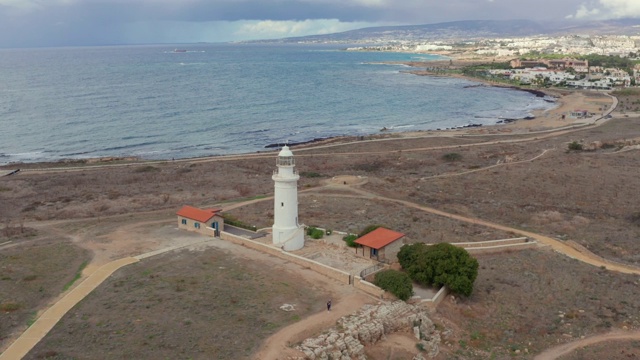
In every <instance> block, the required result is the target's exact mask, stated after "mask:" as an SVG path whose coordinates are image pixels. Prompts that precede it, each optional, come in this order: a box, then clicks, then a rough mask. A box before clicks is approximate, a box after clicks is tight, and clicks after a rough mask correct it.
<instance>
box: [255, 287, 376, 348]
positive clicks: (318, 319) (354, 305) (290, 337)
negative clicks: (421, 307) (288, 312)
mask: <svg viewBox="0 0 640 360" xmlns="http://www.w3.org/2000/svg"><path fill="white" fill-rule="evenodd" d="M331 300H332V306H331V311H326V310H323V311H321V312H319V313H316V314H313V315H311V316H309V317H306V318H304V319H302V320H300V321H298V322H296V323H294V324H291V325H289V326H287V327H285V328H283V329H281V330H280V331H278V332H277V333H275V334H273V335H271V336H270V337H269V338H267V339H266V340H265V341H264V342H263V345H262V347H261V349H260V350H259V351H258V352H257V353H256V354H254V356H253V359H256V360H284V359H287V358H288V357H290V356H304V354H303V353H301V352H299V351H297V350H295V349H293V348H291V347H290V346H292V345H294V344H296V343H299V342H301V341H303V340H305V339H307V338H309V337H312V336H314V335H316V334H318V333H320V332H321V331H322V330H323V329H326V328H329V327H331V326H333V325H335V323H336V321H338V319H340V318H341V317H343V316H346V315H349V314H353V313H354V312H356V311H358V310H359V309H360V308H361V307H362V306H363V305H365V304H372V303H375V302H376V300H375V299H373V298H372V297H370V296H367V295H365V294H362V293H359V292H355V293H352V294H349V295H347V296H344V297H338V298H333V299H331Z"/></svg>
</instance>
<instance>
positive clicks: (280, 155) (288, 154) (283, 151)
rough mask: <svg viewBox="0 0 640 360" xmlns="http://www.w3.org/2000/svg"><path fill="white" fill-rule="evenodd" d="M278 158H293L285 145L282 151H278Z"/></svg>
mask: <svg viewBox="0 0 640 360" xmlns="http://www.w3.org/2000/svg"><path fill="white" fill-rule="evenodd" d="M278 156H279V157H289V156H293V153H292V152H291V150H289V147H288V146H287V145H285V146H284V147H283V148H282V150H280V153H279V154H278Z"/></svg>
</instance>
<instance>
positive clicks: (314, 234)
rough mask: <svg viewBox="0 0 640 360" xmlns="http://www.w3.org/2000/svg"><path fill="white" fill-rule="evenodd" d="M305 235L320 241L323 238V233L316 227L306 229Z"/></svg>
mask: <svg viewBox="0 0 640 360" xmlns="http://www.w3.org/2000/svg"><path fill="white" fill-rule="evenodd" d="M307 235H309V236H311V238H312V239H322V237H323V236H324V231H322V230H320V229H318V228H316V227H313V226H309V227H308V228H307Z"/></svg>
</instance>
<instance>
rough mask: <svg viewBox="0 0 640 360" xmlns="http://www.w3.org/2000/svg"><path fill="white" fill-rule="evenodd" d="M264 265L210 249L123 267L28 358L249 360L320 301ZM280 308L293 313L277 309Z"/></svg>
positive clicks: (303, 286)
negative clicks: (286, 307)
mask: <svg viewBox="0 0 640 360" xmlns="http://www.w3.org/2000/svg"><path fill="white" fill-rule="evenodd" d="M267 267H268V266H266V265H265V264H262V263H260V262H246V261H241V260H240V259H238V258H236V257H234V256H232V255H230V254H228V253H224V252H223V251H220V250H213V249H210V250H206V251H204V252H188V251H183V252H180V253H177V254H176V253H172V254H167V255H163V256H160V257H155V258H151V259H147V260H144V261H142V262H140V263H137V264H134V265H131V266H128V267H126V268H124V269H122V270H120V271H118V272H117V273H116V274H114V275H113V276H112V277H111V278H109V279H108V280H107V281H106V282H105V283H103V284H102V285H101V286H100V287H99V288H98V289H96V290H95V291H94V292H93V293H92V294H90V295H89V296H88V297H87V298H86V299H85V300H84V301H82V302H81V303H80V304H79V305H78V306H76V307H75V308H74V309H73V310H71V311H70V312H69V313H68V314H67V315H65V317H64V318H63V319H62V321H61V323H59V324H58V326H56V327H55V328H54V330H52V332H51V333H50V334H49V335H47V337H46V338H45V339H44V340H43V341H42V342H40V343H39V344H38V345H37V346H36V347H35V348H34V349H33V350H32V351H31V352H30V353H29V355H28V356H27V357H26V358H27V359H38V358H42V357H46V355H47V354H56V355H55V357H54V358H56V359H69V358H85V357H87V356H89V357H93V356H95V354H101V355H100V357H101V358H114V359H125V358H127V359H165V358H169V359H189V358H194V359H195V358H199V359H213V358H215V359H221V360H222V359H234V360H235V359H248V358H249V356H250V355H251V354H252V353H253V352H254V351H255V350H256V349H257V347H258V346H259V344H260V343H261V341H262V340H264V339H265V338H266V337H267V336H269V335H270V334H272V333H274V332H275V331H277V330H278V329H279V328H281V327H283V326H285V325H287V324H289V323H292V322H294V321H297V320H298V319H300V318H301V317H304V316H306V315H307V314H309V313H311V312H316V311H318V310H319V309H322V308H323V304H324V303H323V302H322V301H318V298H319V297H318V296H317V294H315V292H314V291H313V290H311V287H312V284H309V283H306V282H305V281H303V280H302V279H301V278H300V277H298V276H296V275H295V274H290V273H287V272H286V271H281V270H280V269H277V267H276V270H279V271H273V270H274V268H273V267H268V268H269V269H270V271H265V269H266V268H267ZM322 300H324V298H322ZM284 303H288V304H295V308H296V310H295V311H292V312H286V311H282V310H279V307H280V306H281V305H283V304H284Z"/></svg>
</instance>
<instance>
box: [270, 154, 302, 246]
mask: <svg viewBox="0 0 640 360" xmlns="http://www.w3.org/2000/svg"><path fill="white" fill-rule="evenodd" d="M276 166H277V167H278V169H277V170H275V171H274V172H273V176H272V177H271V178H272V179H273V182H274V183H275V190H274V194H273V227H272V229H273V232H272V234H273V243H274V244H275V245H278V246H280V247H282V248H283V249H284V250H286V251H293V250H298V249H302V247H303V246H304V226H302V225H300V224H299V223H298V179H300V176H299V175H298V173H297V172H296V170H295V166H296V164H295V161H294V159H293V153H292V152H291V150H289V147H288V146H286V145H285V146H284V147H283V148H282V150H281V151H280V153H279V154H278V159H277V160H276Z"/></svg>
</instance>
